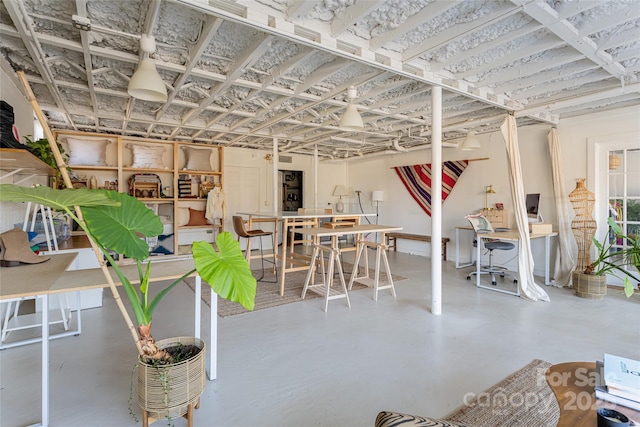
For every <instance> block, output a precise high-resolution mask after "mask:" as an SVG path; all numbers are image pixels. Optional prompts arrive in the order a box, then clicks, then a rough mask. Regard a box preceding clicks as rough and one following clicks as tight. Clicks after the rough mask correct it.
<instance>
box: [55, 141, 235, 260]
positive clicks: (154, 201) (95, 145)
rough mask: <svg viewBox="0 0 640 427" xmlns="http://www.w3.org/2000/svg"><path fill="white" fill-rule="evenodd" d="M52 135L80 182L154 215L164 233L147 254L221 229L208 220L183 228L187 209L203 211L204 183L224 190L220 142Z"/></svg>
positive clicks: (179, 247) (180, 248)
mask: <svg viewBox="0 0 640 427" xmlns="http://www.w3.org/2000/svg"><path fill="white" fill-rule="evenodd" d="M54 136H55V138H56V141H57V142H58V143H60V144H61V145H62V146H63V148H64V149H65V152H66V154H68V155H69V159H70V160H71V159H73V161H72V163H73V164H69V167H70V168H71V169H72V170H73V171H74V172H76V173H77V174H78V175H79V178H80V182H84V183H89V182H91V181H93V182H94V183H95V185H97V188H109V189H115V190H117V191H120V192H122V193H128V194H131V195H132V196H137V198H138V200H140V201H141V202H142V203H145V204H146V205H147V207H148V208H149V209H152V210H153V211H154V213H156V214H157V215H158V216H160V218H161V220H162V222H163V224H164V225H165V234H164V235H161V236H159V237H158V243H157V245H156V248H152V251H151V253H150V255H169V254H167V251H171V252H173V253H174V254H182V253H184V252H185V251H186V250H187V247H188V248H189V249H190V245H188V244H187V243H188V242H191V241H195V240H206V241H212V233H211V231H212V230H214V229H215V230H216V231H218V230H220V231H221V226H219V225H214V224H209V225H197V226H185V224H187V223H189V220H190V215H191V212H190V211H189V209H188V208H191V209H192V210H198V211H201V212H202V211H204V210H205V202H206V201H207V198H206V195H204V194H203V189H204V188H205V187H206V188H211V186H212V185H219V186H220V187H221V188H224V157H223V156H224V148H223V147H222V146H221V145H212V144H195V143H189V142H179V141H165V140H156V139H150V138H138V137H128V136H119V135H111V134H98V133H89V132H78V131H67V130H58V131H55V132H54ZM74 150H76V152H74ZM93 178H95V179H93ZM200 216H204V213H201V214H200ZM223 223H224V221H220V224H223ZM171 242H172V243H173V244H171ZM158 250H159V251H161V252H157V251H158ZM154 251H155V252H154Z"/></svg>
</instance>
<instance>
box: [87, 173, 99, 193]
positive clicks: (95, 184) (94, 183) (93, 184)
mask: <svg viewBox="0 0 640 427" xmlns="http://www.w3.org/2000/svg"><path fill="white" fill-rule="evenodd" d="M89 189H90V190H97V189H98V179H97V178H96V177H95V176H92V177H91V178H89Z"/></svg>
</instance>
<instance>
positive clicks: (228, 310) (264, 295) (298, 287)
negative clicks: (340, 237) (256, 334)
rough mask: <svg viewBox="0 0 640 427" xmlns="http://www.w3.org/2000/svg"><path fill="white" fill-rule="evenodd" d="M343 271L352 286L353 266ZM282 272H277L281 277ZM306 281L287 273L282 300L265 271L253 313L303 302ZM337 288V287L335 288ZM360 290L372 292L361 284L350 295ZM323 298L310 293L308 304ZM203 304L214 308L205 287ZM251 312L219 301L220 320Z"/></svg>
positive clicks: (256, 273) (395, 279) (300, 275)
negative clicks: (350, 278)
mask: <svg viewBox="0 0 640 427" xmlns="http://www.w3.org/2000/svg"><path fill="white" fill-rule="evenodd" d="M343 266H344V271H345V281H346V282H347V285H348V284H349V275H350V272H351V268H352V265H351V264H349V263H346V262H345V263H343ZM279 273H280V272H279V271H278V274H279ZM373 273H374V272H373V270H372V269H369V277H373ZM261 274H262V271H261V270H254V271H253V275H254V276H255V277H256V278H257V277H260V275H261ZM320 277H321V276H320V275H319V274H318V275H316V283H318V280H319V279H320ZM391 277H392V278H393V283H394V284H396V283H397V282H401V281H402V280H406V277H402V276H398V275H395V274H392V275H391ZM306 278H307V272H306V271H294V272H292V273H287V275H286V277H285V282H284V296H283V297H281V296H280V283H279V282H278V283H269V282H275V276H274V274H273V273H272V272H271V269H269V268H266V269H265V276H264V279H263V281H260V282H258V284H257V287H256V300H255V306H254V309H253V311H256V310H264V309H266V308H271V307H277V306H279V305H285V304H291V303H295V302H300V301H303V299H302V297H301V295H302V288H303V287H304V282H305V280H306ZM335 280H336V281H337V283H336V285H338V284H339V283H340V282H339V279H338V278H337V276H336V279H335ZM386 280H387V275H386V273H383V272H381V273H380V281H381V282H385V281H386ZM185 282H186V283H187V285H189V287H190V288H191V289H195V278H193V277H190V278H188V279H186V280H185ZM334 286H335V285H334ZM361 289H370V288H368V287H367V286H365V285H362V284H360V283H358V282H357V281H356V282H354V283H353V287H352V289H351V291H350V292H354V291H358V290H361ZM320 297H321V295H319V294H317V293H315V292H307V295H306V297H305V300H308V299H312V298H320ZM202 301H204V303H205V304H207V305H209V306H210V305H211V289H210V288H209V287H208V286H203V287H202ZM248 312H249V311H248V310H246V309H244V308H243V307H242V306H241V305H240V304H237V303H235V302H230V301H227V300H226V299H223V298H218V316H220V317H227V316H233V315H236V314H242V313H248Z"/></svg>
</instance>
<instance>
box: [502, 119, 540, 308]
mask: <svg viewBox="0 0 640 427" xmlns="http://www.w3.org/2000/svg"><path fill="white" fill-rule="evenodd" d="M500 129H501V130H502V135H503V136H504V140H505V144H506V147H507V158H508V160H509V162H508V164H509V183H510V184H511V200H513V211H514V213H515V216H516V225H517V226H518V234H519V237H520V239H519V240H518V276H519V277H518V286H519V287H520V293H521V294H522V296H523V297H525V298H528V299H530V300H533V301H538V300H540V301H549V295H548V294H547V293H546V292H545V290H544V289H542V288H541V287H540V286H538V285H537V284H536V283H535V282H534V279H533V254H532V253H531V239H529V221H528V219H527V208H526V204H525V195H524V187H523V186H522V166H521V165H520V148H519V147H518V128H517V126H516V118H515V117H514V116H513V115H511V114H509V115H507V118H506V119H505V121H504V123H502V126H500Z"/></svg>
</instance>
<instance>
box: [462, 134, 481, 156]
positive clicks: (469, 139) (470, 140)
mask: <svg viewBox="0 0 640 427" xmlns="http://www.w3.org/2000/svg"><path fill="white" fill-rule="evenodd" d="M478 148H480V140H479V139H478V137H477V136H476V133H475V132H474V131H472V130H470V131H469V132H467V136H466V137H465V138H464V141H462V147H460V149H461V150H462V151H471V150H477V149H478Z"/></svg>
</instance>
